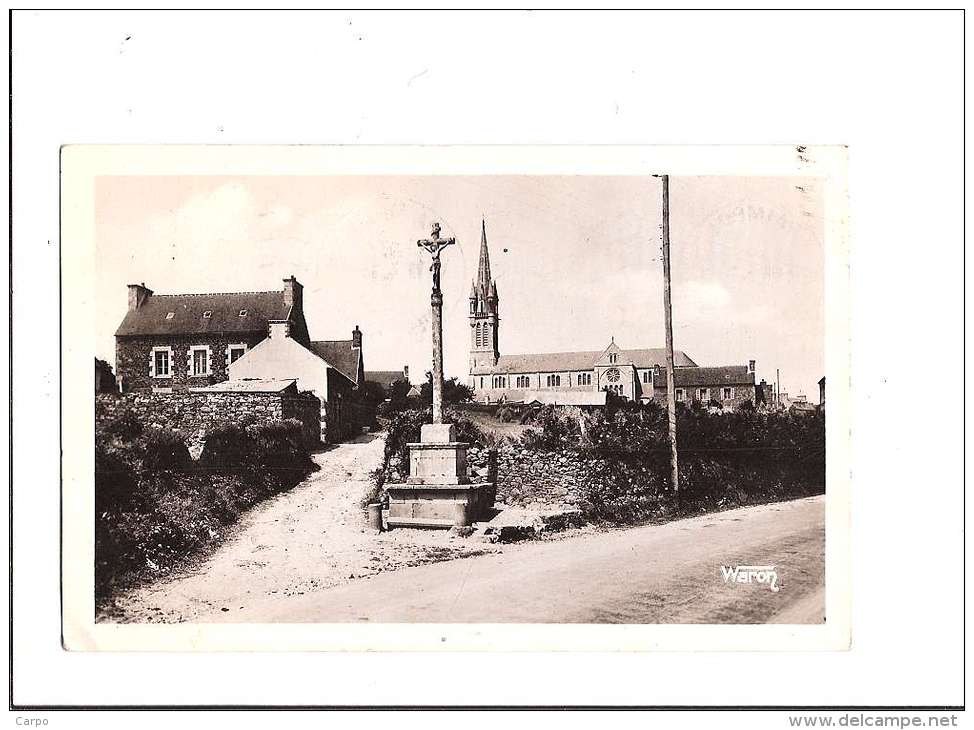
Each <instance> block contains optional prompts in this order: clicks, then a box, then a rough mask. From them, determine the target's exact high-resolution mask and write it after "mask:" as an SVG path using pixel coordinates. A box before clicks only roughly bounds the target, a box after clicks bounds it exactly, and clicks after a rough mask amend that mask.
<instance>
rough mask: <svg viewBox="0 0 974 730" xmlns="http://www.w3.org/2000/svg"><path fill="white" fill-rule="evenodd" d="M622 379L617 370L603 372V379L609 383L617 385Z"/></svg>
mask: <svg viewBox="0 0 974 730" xmlns="http://www.w3.org/2000/svg"><path fill="white" fill-rule="evenodd" d="M621 378H622V373H620V372H619V368H610V369H609V370H606V371H605V379H606V380H608V381H609V382H610V383H618V382H619V380H620V379H621Z"/></svg>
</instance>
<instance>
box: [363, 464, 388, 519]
mask: <svg viewBox="0 0 974 730" xmlns="http://www.w3.org/2000/svg"><path fill="white" fill-rule="evenodd" d="M385 483H386V472H385V469H383V468H382V467H381V466H380V467H379V468H377V469H373V470H372V471H370V472H369V488H368V489H367V490H366V491H365V493H364V494H363V495H362V498H361V499H360V500H359V507H360V508H362V509H363V510H364V509H368V507H369V505H370V504H374V503H376V502H379V503H384V502H385V500H386V493H385V489H384V488H383V487H384V486H385Z"/></svg>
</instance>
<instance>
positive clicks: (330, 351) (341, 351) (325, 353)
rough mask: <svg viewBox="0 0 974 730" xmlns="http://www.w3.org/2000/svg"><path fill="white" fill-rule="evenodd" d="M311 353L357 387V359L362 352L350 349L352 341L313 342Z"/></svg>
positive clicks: (357, 349)
mask: <svg viewBox="0 0 974 730" xmlns="http://www.w3.org/2000/svg"><path fill="white" fill-rule="evenodd" d="M311 351H312V352H313V353H315V354H316V355H317V356H318V357H320V358H321V359H322V360H324V361H325V362H327V363H328V364H329V365H331V366H332V367H333V368H335V369H336V370H337V371H338V372H340V373H341V374H342V375H344V376H345V377H346V378H348V379H349V380H351V381H352V383H354V384H355V385H358V384H359V382H358V371H359V359H360V358H361V357H362V350H361V349H359V348H357V347H355V348H353V347H352V340H315V341H313V342H312V343H311Z"/></svg>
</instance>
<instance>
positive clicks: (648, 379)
mask: <svg viewBox="0 0 974 730" xmlns="http://www.w3.org/2000/svg"><path fill="white" fill-rule="evenodd" d="M652 382H653V371H652V370H643V383H645V384H647V385H650V384H652Z"/></svg>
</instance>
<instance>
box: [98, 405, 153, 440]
mask: <svg viewBox="0 0 974 730" xmlns="http://www.w3.org/2000/svg"><path fill="white" fill-rule="evenodd" d="M95 427H96V429H98V422H97V421H96V426H95ZM100 430H101V432H102V433H101V435H102V438H103V439H118V440H121V441H132V440H134V439H136V438H138V437H139V436H140V435H141V434H142V431H143V430H144V426H143V425H142V421H141V420H139V417H138V416H136V415H135V413H134V412H133V411H132V410H131V409H124V410H122V411H121V412H120V413H118V414H117V415H116V416H115V417H114V418H111V419H108V420H107V422H105V423H104V425H103V426H101V428H100Z"/></svg>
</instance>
